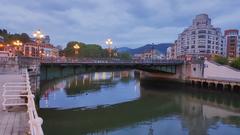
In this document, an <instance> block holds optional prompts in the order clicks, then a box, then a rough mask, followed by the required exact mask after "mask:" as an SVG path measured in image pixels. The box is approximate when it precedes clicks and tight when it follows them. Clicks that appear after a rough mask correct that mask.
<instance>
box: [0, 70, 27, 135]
mask: <svg viewBox="0 0 240 135" xmlns="http://www.w3.org/2000/svg"><path fill="white" fill-rule="evenodd" d="M23 80H24V78H23V77H22V76H21V75H9V74H5V75H0V135H25V134H26V129H27V128H28V125H27V124H28V117H27V112H26V110H24V109H23V108H12V109H9V111H3V106H2V102H3V97H2V93H3V84H4V83H6V82H17V81H18V82H19V81H23ZM13 109H14V110H13Z"/></svg>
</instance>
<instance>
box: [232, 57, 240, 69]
mask: <svg viewBox="0 0 240 135" xmlns="http://www.w3.org/2000/svg"><path fill="white" fill-rule="evenodd" d="M230 65H231V66H232V67H234V68H237V69H240V57H239V58H236V59H235V60H233V61H232V63H231V64H230Z"/></svg>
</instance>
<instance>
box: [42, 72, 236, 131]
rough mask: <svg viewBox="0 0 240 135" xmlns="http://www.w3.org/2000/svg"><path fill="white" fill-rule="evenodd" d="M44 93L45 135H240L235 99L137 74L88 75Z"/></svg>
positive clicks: (56, 83)
mask: <svg viewBox="0 0 240 135" xmlns="http://www.w3.org/2000/svg"><path fill="white" fill-rule="evenodd" d="M140 82H141V83H140ZM140 84H141V85H140ZM41 87H42V98H41V100H40V108H41V109H40V111H39V114H40V116H42V117H43V119H44V125H43V128H44V131H45V133H46V134H58V135H65V134H71V135H75V134H76V135H79V134H84V135H86V134H87V135H135V134H136V135H158V134H167V135H208V134H209V135H226V134H227V135H239V134H240V102H239V101H240V100H239V99H240V96H239V94H236V93H226V92H216V91H208V90H204V89H199V88H194V87H192V86H185V85H182V84H180V83H176V82H172V81H165V80H159V79H153V78H148V79H141V81H139V78H136V76H135V75H134V73H133V72H132V71H124V72H104V73H97V74H95V73H92V74H84V75H79V76H74V77H69V78H64V79H61V80H55V81H51V82H48V83H44V84H41ZM128 101H131V102H128ZM46 102H47V103H46ZM108 105H110V106H108ZM96 106H106V107H98V108H94V107H96ZM79 107H80V108H81V107H83V108H85V109H77V108H79ZM51 108H58V109H51ZM69 108H74V109H69ZM87 108H94V109H87ZM59 109H60V110H59Z"/></svg>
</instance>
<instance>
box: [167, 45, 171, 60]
mask: <svg viewBox="0 0 240 135" xmlns="http://www.w3.org/2000/svg"><path fill="white" fill-rule="evenodd" d="M171 52H172V47H171V46H170V47H168V48H167V54H166V58H167V59H168V60H169V59H172V57H171V56H172V54H171Z"/></svg>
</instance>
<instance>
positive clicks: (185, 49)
mask: <svg viewBox="0 0 240 135" xmlns="http://www.w3.org/2000/svg"><path fill="white" fill-rule="evenodd" d="M224 42H225V41H224V38H223V36H222V33H221V29H220V28H215V27H213V25H212V24H211V19H210V18H209V17H208V15H207V14H200V15H197V16H196V17H195V19H194V20H193V23H192V25H191V26H190V27H188V28H187V29H185V30H184V31H183V32H182V33H180V34H179V36H178V39H177V42H176V56H177V58H185V56H191V57H198V58H199V57H211V56H213V55H221V56H224V55H225V50H224Z"/></svg>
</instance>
